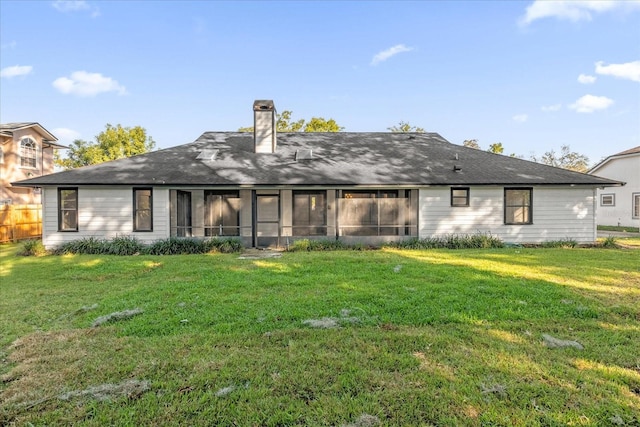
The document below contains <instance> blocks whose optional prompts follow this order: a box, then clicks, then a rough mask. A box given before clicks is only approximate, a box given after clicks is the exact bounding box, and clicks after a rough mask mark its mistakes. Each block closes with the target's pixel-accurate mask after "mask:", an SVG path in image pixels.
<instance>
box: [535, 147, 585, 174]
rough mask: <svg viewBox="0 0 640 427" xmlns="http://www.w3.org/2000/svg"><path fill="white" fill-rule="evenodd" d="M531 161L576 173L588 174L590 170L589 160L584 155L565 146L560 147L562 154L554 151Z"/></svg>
mask: <svg viewBox="0 0 640 427" xmlns="http://www.w3.org/2000/svg"><path fill="white" fill-rule="evenodd" d="M531 160H533V161H534V162H538V163H543V164H545V165H549V166H555V167H557V168H563V169H568V170H572V171H576V172H586V171H587V170H588V169H589V158H588V157H587V156H585V155H584V154H580V153H577V152H575V151H571V147H569V146H568V145H563V146H562V147H560V154H556V152H555V151H554V150H551V151H547V152H546V153H544V154H543V155H542V157H540V158H537V157H536V156H535V154H534V155H532V156H531Z"/></svg>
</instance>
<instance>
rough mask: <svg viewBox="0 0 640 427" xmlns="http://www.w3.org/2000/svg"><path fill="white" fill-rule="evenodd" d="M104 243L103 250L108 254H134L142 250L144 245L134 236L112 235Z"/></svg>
mask: <svg viewBox="0 0 640 427" xmlns="http://www.w3.org/2000/svg"><path fill="white" fill-rule="evenodd" d="M104 243H105V251H106V253H107V254H109V255H134V254H139V253H140V252H142V251H143V250H144V245H143V244H142V243H140V242H139V241H138V240H137V239H136V238H135V237H129V236H122V237H114V238H113V239H111V241H109V242H104Z"/></svg>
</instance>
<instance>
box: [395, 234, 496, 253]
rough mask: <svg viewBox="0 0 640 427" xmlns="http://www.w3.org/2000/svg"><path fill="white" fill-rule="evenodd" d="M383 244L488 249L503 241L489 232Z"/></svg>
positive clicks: (400, 246)
mask: <svg viewBox="0 0 640 427" xmlns="http://www.w3.org/2000/svg"><path fill="white" fill-rule="evenodd" d="M384 246H386V247H392V248H399V249H489V248H503V247H504V242H503V241H502V240H500V239H498V238H497V237H494V236H492V235H491V234H490V233H486V234H485V233H477V234H471V235H459V234H449V235H446V236H443V237H428V238H426V239H418V238H413V239H410V240H404V241H401V242H392V243H387V244H385V245H384Z"/></svg>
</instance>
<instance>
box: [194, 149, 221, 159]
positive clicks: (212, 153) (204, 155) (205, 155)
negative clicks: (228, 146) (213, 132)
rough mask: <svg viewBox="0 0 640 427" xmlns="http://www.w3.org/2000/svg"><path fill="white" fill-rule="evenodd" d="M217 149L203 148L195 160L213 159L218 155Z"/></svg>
mask: <svg viewBox="0 0 640 427" xmlns="http://www.w3.org/2000/svg"><path fill="white" fill-rule="evenodd" d="M218 151H220V150H217V149H211V148H205V149H204V150H202V151H200V153H199V154H198V157H196V159H197V160H205V161H206V160H215V159H216V157H217V156H218Z"/></svg>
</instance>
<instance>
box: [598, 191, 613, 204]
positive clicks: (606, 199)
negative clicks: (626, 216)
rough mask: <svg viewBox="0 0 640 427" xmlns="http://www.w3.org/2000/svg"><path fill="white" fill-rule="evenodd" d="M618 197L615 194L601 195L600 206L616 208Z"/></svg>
mask: <svg viewBox="0 0 640 427" xmlns="http://www.w3.org/2000/svg"><path fill="white" fill-rule="evenodd" d="M615 204H616V195H615V194H601V195H600V206H615Z"/></svg>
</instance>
